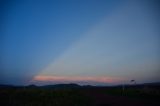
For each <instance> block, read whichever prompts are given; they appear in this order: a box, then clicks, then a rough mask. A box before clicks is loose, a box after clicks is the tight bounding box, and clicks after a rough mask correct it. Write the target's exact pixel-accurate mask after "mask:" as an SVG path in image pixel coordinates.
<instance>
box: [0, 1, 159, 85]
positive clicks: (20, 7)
mask: <svg viewBox="0 0 160 106" xmlns="http://www.w3.org/2000/svg"><path fill="white" fill-rule="evenodd" d="M159 4H160V3H159V2H158V0H151V1H150V0H137V1H136V0H135V1H132V0H10V1H9V0H4V1H3V0H2V1H1V2H0V13H1V26H0V28H1V30H0V34H1V35H0V36H1V37H0V38H1V40H0V41H1V43H0V44H1V46H0V47H1V49H0V50H1V52H0V59H1V60H0V83H2V84H16V85H21V84H55V83H78V84H93V85H99V84H106V85H107V84H122V83H130V80H131V79H135V80H136V81H137V83H144V82H157V81H160V78H159V75H160V61H159V60H160V58H159V52H160V48H159V42H160V41H159V40H160V39H159V35H160V11H159V10H160V8H159V7H160V5H159Z"/></svg>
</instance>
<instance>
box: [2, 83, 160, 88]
mask: <svg viewBox="0 0 160 106" xmlns="http://www.w3.org/2000/svg"><path fill="white" fill-rule="evenodd" d="M22 87H25V88H45V89H68V88H97V87H98V88H107V87H108V88H112V87H122V85H117V86H92V85H84V86H81V85H78V84H74V83H71V84H55V85H44V86H36V85H33V84H32V85H28V86H16V85H5V84H0V88H22ZM125 87H129V88H130V87H131V88H132V87H133V88H143V87H148V88H160V82H154V83H143V84H135V85H134V84H132V85H131V84H128V85H125Z"/></svg>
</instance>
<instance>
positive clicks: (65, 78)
mask: <svg viewBox="0 0 160 106" xmlns="http://www.w3.org/2000/svg"><path fill="white" fill-rule="evenodd" d="M123 80H124V79H122V78H115V77H104V76H103V77H97V76H93V77H91V76H87V77H86V76H83V77H82V76H48V75H38V76H35V77H34V78H33V80H32V81H33V82H34V81H40V82H97V83H116V82H120V81H123Z"/></svg>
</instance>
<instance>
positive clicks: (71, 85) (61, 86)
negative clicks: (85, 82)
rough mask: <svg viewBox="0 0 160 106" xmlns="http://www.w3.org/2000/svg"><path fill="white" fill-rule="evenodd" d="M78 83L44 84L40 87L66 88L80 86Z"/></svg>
mask: <svg viewBox="0 0 160 106" xmlns="http://www.w3.org/2000/svg"><path fill="white" fill-rule="evenodd" d="M80 87H81V86H80V85H78V84H56V85H46V86H41V88H54V89H63V88H64V89H66V88H80Z"/></svg>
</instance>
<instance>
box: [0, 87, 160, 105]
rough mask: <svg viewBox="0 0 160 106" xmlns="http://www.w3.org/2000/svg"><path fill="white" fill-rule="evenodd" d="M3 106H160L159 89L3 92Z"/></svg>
mask: <svg viewBox="0 0 160 106" xmlns="http://www.w3.org/2000/svg"><path fill="white" fill-rule="evenodd" d="M0 106H160V90H159V88H139V87H138V88H137V87H126V88H125V89H124V91H123V90H122V88H121V87H77V88H56V89H55V88H40V87H12V88H10V87H7V88H0Z"/></svg>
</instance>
